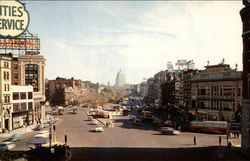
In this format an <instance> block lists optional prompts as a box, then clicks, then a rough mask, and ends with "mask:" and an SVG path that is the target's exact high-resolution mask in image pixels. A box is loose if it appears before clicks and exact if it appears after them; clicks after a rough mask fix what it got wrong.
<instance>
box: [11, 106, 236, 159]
mask: <svg viewBox="0 0 250 161" xmlns="http://www.w3.org/2000/svg"><path fill="white" fill-rule="evenodd" d="M130 114H133V115H138V114H137V110H136V109H134V110H132V112H130ZM56 117H59V118H60V120H59V121H58V122H57V123H56V124H55V127H56V130H55V133H56V141H57V142H58V143H65V135H67V144H68V145H69V146H70V150H71V153H72V158H71V160H166V157H168V158H170V160H171V159H172V160H173V159H175V158H176V156H178V157H180V158H179V160H186V159H190V160H192V159H193V155H200V157H199V158H200V159H203V160H205V159H207V160H213V159H214V157H212V158H209V156H212V155H210V154H214V151H210V152H209V151H208V149H206V148H207V147H214V146H217V147H218V145H219V136H222V146H223V145H224V146H225V145H226V137H225V135H216V134H202V133H189V132H183V133H181V134H180V135H161V133H160V132H159V128H158V127H153V126H152V124H150V123H144V124H141V125H133V124H132V123H131V121H130V120H129V117H128V116H116V117H113V122H114V127H112V128H104V132H91V130H92V129H93V128H94V127H96V125H90V121H88V120H87V118H88V116H87V114H86V109H85V108H82V107H79V108H78V112H77V114H72V113H71V109H70V108H65V114H64V115H60V116H56ZM100 124H101V123H100ZM36 133H38V132H35V131H34V132H30V133H27V134H25V136H24V139H23V140H21V141H17V142H16V145H17V147H16V148H15V150H28V146H27V144H26V143H27V140H28V138H30V137H32V136H34V135H35V134H36ZM194 136H196V142H197V144H196V145H194V142H193V137H194ZM231 141H232V142H233V144H239V142H240V140H239V139H232V140H231ZM198 147H199V148H198ZM217 147H216V149H217ZM184 149H186V151H185V152H184V151H183V150H184ZM194 149H195V150H194ZM180 153H182V155H179V154H180ZM97 154H98V155H97ZM207 156H208V157H207ZM213 156H214V155H213ZM171 157H172V158H171ZM188 157H191V158H188ZM201 157H203V158H201ZM93 158H94V159H93ZM123 158H126V159H123ZM194 158H197V157H194ZM197 159H198V158H197ZM176 160H178V159H176Z"/></svg>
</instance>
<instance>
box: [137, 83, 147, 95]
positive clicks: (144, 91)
mask: <svg viewBox="0 0 250 161" xmlns="http://www.w3.org/2000/svg"><path fill="white" fill-rule="evenodd" d="M147 93H148V85H147V82H142V83H141V84H140V92H139V94H140V96H141V97H145V96H146V95H147Z"/></svg>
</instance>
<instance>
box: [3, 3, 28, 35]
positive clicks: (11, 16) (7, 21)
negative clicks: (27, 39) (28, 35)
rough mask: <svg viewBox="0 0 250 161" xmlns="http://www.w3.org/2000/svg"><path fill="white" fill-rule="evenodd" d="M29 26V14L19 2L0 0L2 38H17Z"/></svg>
mask: <svg viewBox="0 0 250 161" xmlns="http://www.w3.org/2000/svg"><path fill="white" fill-rule="evenodd" d="M28 25H29V13H28V11H27V10H26V9H25V6H24V5H23V4H22V3H21V2H19V1H17V0H0V37H17V36H19V35H21V34H22V33H23V32H24V31H25V30H26V29H27V28H28Z"/></svg>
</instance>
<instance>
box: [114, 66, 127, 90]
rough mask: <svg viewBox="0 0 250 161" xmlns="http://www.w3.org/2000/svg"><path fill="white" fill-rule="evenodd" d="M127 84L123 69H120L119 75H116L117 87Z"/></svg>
mask: <svg viewBox="0 0 250 161" xmlns="http://www.w3.org/2000/svg"><path fill="white" fill-rule="evenodd" d="M125 84H126V81H125V76H124V74H123V73H122V71H121V70H120V71H119V72H118V73H117V75H116V81H115V86H116V87H123V86H124V85H125Z"/></svg>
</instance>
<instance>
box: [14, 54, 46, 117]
mask: <svg viewBox="0 0 250 161" xmlns="http://www.w3.org/2000/svg"><path fill="white" fill-rule="evenodd" d="M18 65H19V68H20V69H19V70H20V80H21V81H20V85H23V86H27V85H32V86H33V92H34V94H33V95H34V98H33V100H34V111H33V112H34V115H35V121H40V120H41V119H42V118H44V115H45V109H44V108H45V107H44V103H45V76H44V69H45V58H44V57H43V56H42V55H20V56H19V57H18Z"/></svg>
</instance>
